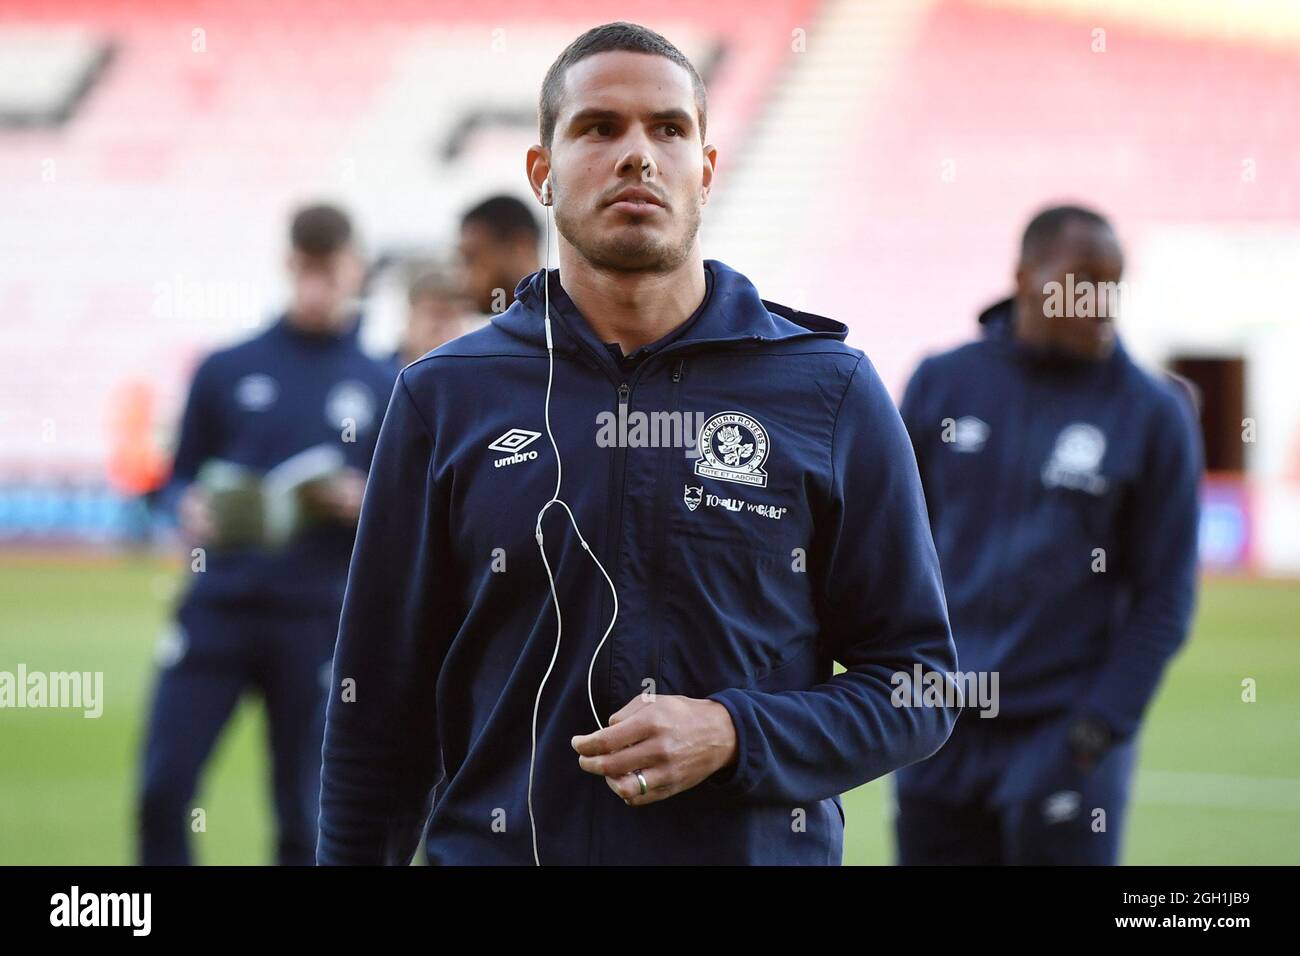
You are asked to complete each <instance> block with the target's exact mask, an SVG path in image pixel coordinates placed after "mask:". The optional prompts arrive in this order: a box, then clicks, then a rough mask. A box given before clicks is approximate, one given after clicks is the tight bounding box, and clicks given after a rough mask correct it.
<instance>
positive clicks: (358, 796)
mask: <svg viewBox="0 0 1300 956" xmlns="http://www.w3.org/2000/svg"><path fill="white" fill-rule="evenodd" d="M705 268H706V269H708V270H709V279H710V291H709V294H708V297H707V300H706V302H705V304H704V306H703V308H702V309H701V310H699V311H698V312H697V314H696V315H695V316H693V317H692V318H691V319H690V320H688V322H687V323H684V325H683V326H681V327H679V328H678V329H677V330H674V332H673V333H670V334H669V336H665V340H664V341H661V343H657V344H656V346H655V347H652V348H648V349H646V350H638V351H640V352H641V353H642V354H641V355H640V356H637V353H633V356H629V357H628V358H629V359H633V358H634V357H635V359H636V360H635V361H628V362H623V363H620V362H619V361H617V360H616V358H615V356H614V355H612V354H611V351H610V350H609V349H608V348H606V343H603V342H601V341H600V340H599V339H598V338H597V336H596V335H595V333H594V332H593V331H592V329H591V327H590V326H589V325H588V324H587V322H586V321H585V320H584V319H583V317H582V316H581V315H580V314H579V313H578V312H577V311H576V309H575V308H574V306H573V303H572V302H571V300H569V299H568V297H567V295H565V293H564V290H563V289H562V287H561V285H560V282H559V275H558V272H554V271H552V272H550V273H546V272H544V271H538V272H537V273H534V274H533V275H531V276H529V277H526V278H525V279H524V280H522V281H521V282H520V284H519V287H518V288H517V289H516V293H517V297H518V298H517V301H516V302H515V303H513V304H512V305H511V307H510V308H509V309H508V310H507V311H506V312H504V313H503V314H501V315H499V316H497V317H495V318H494V319H493V320H492V322H491V323H490V324H489V325H488V326H486V327H485V328H483V329H480V330H477V331H475V332H472V333H470V334H468V335H466V336H463V337H462V338H460V339H457V340H455V341H453V342H450V343H447V344H445V345H443V346H441V347H439V348H438V349H435V350H434V351H433V352H431V353H430V354H428V355H426V356H425V357H424V358H422V359H420V360H419V361H417V362H415V363H413V364H412V365H410V366H408V367H407V368H406V369H405V370H404V371H403V372H402V374H401V376H400V378H399V380H398V384H397V386H396V387H395V389H394V391H393V395H392V398H391V401H390V404H389V407H388V412H387V415H386V417H385V419H384V423H383V427H382V430H381V433H380V436H379V445H378V449H377V451H376V455H375V462H374V466H373V468H372V470H371V474H370V481H369V484H368V487H367V491H366V499H365V504H364V506H363V508H362V515H361V524H360V528H359V531H358V535H357V544H356V548H355V550H354V552H353V556H352V565H351V570H350V573H349V579H348V587H347V594H346V597H345V600H344V606H343V614H342V620H341V624H340V631H339V642H338V646H337V649H336V654H335V662H334V680H335V688H336V692H335V693H334V694H333V695H332V696H331V699H330V703H329V710H328V718H327V724H326V731H325V744H324V752H323V753H324V765H323V768H322V793H321V818H320V824H321V835H320V842H319V846H318V851H317V858H318V861H319V862H321V863H376V862H388V863H405V862H407V861H409V860H410V858H411V857H412V855H413V853H414V851H415V848H416V846H417V844H418V842H419V839H420V835H421V830H422V828H423V826H424V824H425V821H426V818H428V821H429V831H428V837H429V838H428V844H427V846H428V848H429V851H430V854H431V857H432V860H431V861H432V862H434V863H519V864H531V863H532V862H533V854H532V842H531V835H530V828H529V818H528V811H527V802H526V798H527V783H528V769H529V750H530V728H531V721H532V711H533V702H534V697H535V694H536V692H537V687H538V683H539V682H540V681H541V679H542V676H543V674H544V673H545V672H546V668H547V665H548V663H549V661H550V658H551V654H552V652H553V648H554V642H555V635H556V611H555V608H554V606H553V604H552V599H551V594H550V590H549V588H548V585H547V580H546V575H545V570H544V567H543V565H542V561H541V557H540V555H539V554H538V550H537V543H536V539H535V538H534V525H535V521H536V516H537V513H538V510H539V509H540V508H541V507H542V505H543V504H544V503H545V502H546V501H547V500H548V499H549V498H550V496H551V494H552V492H553V491H554V487H555V480H556V461H555V456H554V453H553V452H552V449H551V444H550V441H549V440H548V438H547V436H546V427H545V423H544V419H543V399H544V395H545V390H546V382H547V354H546V345H545V333H544V329H543V317H542V312H543V291H544V287H543V285H542V283H543V282H544V281H549V282H550V295H551V311H552V314H553V322H552V325H553V329H554V341H555V381H554V387H553V392H552V396H551V416H550V417H551V425H552V430H553V432H554V434H555V440H556V442H557V443H558V446H559V452H560V455H561V458H562V462H563V485H562V487H561V489H560V497H561V498H563V499H564V500H566V501H567V502H568V503H569V504H570V505H571V506H572V508H573V512H574V514H575V516H576V518H577V521H578V523H579V526H580V527H581V529H582V532H583V535H584V537H585V538H586V540H587V541H588V542H589V543H590V545H591V547H592V549H593V550H594V552H595V553H596V554H597V555H598V556H599V558H600V560H601V562H602V563H603V564H604V566H605V569H606V570H607V571H608V572H609V574H610V576H611V577H612V579H613V581H614V584H615V585H616V587H617V592H618V596H619V614H618V621H617V625H616V626H615V628H614V630H613V632H612V634H611V635H610V637H609V639H608V640H607V641H606V643H605V645H604V647H603V648H602V649H601V652H600V654H599V656H598V657H597V659H596V664H595V670H594V678H593V681H592V691H593V694H594V698H595V705H596V707H597V708H598V711H599V712H600V713H601V715H602V719H603V720H606V721H607V720H608V716H609V715H610V714H612V713H614V712H615V711H617V710H619V709H620V708H622V707H623V706H624V705H625V704H627V703H628V702H629V701H630V700H632V699H633V698H634V697H635V696H636V695H638V694H641V693H642V692H643V691H645V690H647V689H650V690H653V691H654V692H656V693H659V694H681V695H686V696H690V697H695V698H705V697H707V698H711V699H713V700H716V701H718V702H720V703H722V704H723V705H724V706H725V707H726V708H727V710H728V712H729V713H730V715H731V718H732V721H733V722H734V724H735V727H736V733H737V738H738V740H737V743H738V761H737V763H736V765H735V766H733V767H728V768H724V769H723V770H721V771H719V772H718V773H716V774H714V775H713V776H712V777H710V778H709V779H707V780H705V781H704V782H702V783H701V784H699V785H698V786H696V787H694V788H691V789H689V790H686V791H684V792H682V793H680V794H677V795H676V796H673V797H670V798H668V799H666V800H663V801H660V802H657V803H654V804H650V805H647V806H643V807H629V806H627V805H625V804H624V803H623V801H622V800H621V799H620V798H619V797H618V796H616V795H615V794H614V793H613V792H611V790H610V789H609V787H608V786H607V785H606V783H605V781H604V780H603V779H602V778H601V777H598V776H594V775H592V774H589V773H586V772H585V771H583V770H582V769H581V768H579V766H578V755H577V753H576V752H575V751H574V750H573V748H572V746H571V744H570V739H571V738H572V737H573V736H574V735H575V734H584V733H589V732H592V731H594V730H596V729H597V726H596V724H595V721H594V718H593V716H592V713H591V709H590V705H589V703H588V696H587V674H588V665H589V662H590V660H591V658H592V655H593V652H594V651H595V649H596V646H597V643H598V642H599V640H600V637H601V635H602V634H603V633H604V631H605V628H606V626H607V624H608V621H609V616H610V613H611V598H610V594H609V588H608V586H607V585H606V583H605V581H604V579H603V578H602V577H601V575H600V572H599V571H598V570H597V569H596V567H595V565H594V564H593V562H592V561H591V560H590V558H589V557H588V556H587V555H586V554H584V553H583V551H582V550H581V547H580V545H579V544H578V543H577V540H576V537H575V536H574V534H573V532H572V529H571V528H570V526H569V523H568V520H567V518H566V516H565V515H564V513H563V511H562V510H561V509H559V508H558V507H553V508H552V509H551V510H550V511H548V512H547V515H546V518H545V521H544V526H543V527H544V531H545V543H546V549H547V555H548V558H549V560H550V562H551V566H552V568H553V570H554V573H555V580H556V589H557V592H558V595H559V603H560V609H561V612H562V614H563V639H562V641H561V644H560V649H559V656H558V659H557V661H556V664H555V670H554V672H553V673H552V674H551V677H550V680H549V681H548V682H547V684H546V690H545V693H544V694H543V696H542V700H541V706H540V711H539V715H538V734H537V766H536V774H535V779H534V785H533V806H534V810H535V813H536V819H537V839H538V848H539V855H540V859H541V862H542V863H543V864H586V863H702V862H708V863H839V862H840V861H841V857H842V849H843V811H842V807H841V805H840V799H839V794H841V793H843V792H844V791H847V790H849V789H851V788H853V787H856V786H858V785H859V784H862V783H865V782H866V781H868V780H871V779H873V778H875V777H879V776H880V775H882V774H885V773H888V772H890V771H892V770H893V769H895V768H897V767H900V766H902V765H905V764H908V763H911V762H913V761H916V760H920V759H923V758H924V757H926V756H928V755H929V754H931V753H933V752H934V751H935V750H936V749H938V748H939V747H940V746H941V745H942V743H943V742H944V740H946V739H947V736H948V734H949V732H950V730H951V728H952V723H953V721H954V719H955V713H954V712H953V709H952V708H946V707H933V706H932V707H925V708H920V707H917V708H908V707H895V706H894V705H893V704H892V703H891V699H890V698H891V691H892V690H893V684H892V683H891V676H892V675H894V674H896V673H897V672H899V671H907V672H910V671H911V669H912V667H913V665H916V664H919V665H921V666H922V667H923V668H925V669H927V670H931V669H933V670H944V671H946V670H952V669H953V668H954V667H955V665H956V659H955V651H954V647H953V643H952V639H951V634H950V632H949V628H948V620H947V614H946V611H945V607H944V598H943V591H942V586H941V582H940V578H939V565H938V561H937V558H936V555H935V551H934V545H933V542H932V540H931V537H930V530H929V526H928V523H927V518H926V513H925V503H924V499H923V496H922V492H921V485H920V481H919V479H918V476H917V471H916V465H915V460H914V458H913V453H912V449H911V445H910V443H909V441H908V437H907V433H906V431H905V430H904V428H903V425H902V422H901V420H900V419H899V416H898V412H897V411H896V409H895V407H894V404H893V402H892V401H891V400H890V397H889V395H888V393H887V392H886V390H885V388H884V386H883V385H882V384H881V382H880V379H879V378H878V376H877V374H876V372H875V369H874V368H873V367H872V365H871V363H870V362H869V361H868V360H867V359H866V358H865V357H864V356H863V354H862V352H860V351H858V350H857V349H853V348H849V347H848V346H846V345H845V344H844V342H843V340H844V338H845V336H846V333H847V329H846V328H845V326H844V325H842V324H840V323H838V322H833V321H831V320H829V319H824V318H822V317H819V316H813V315H808V314H802V313H798V312H794V311H792V310H790V309H787V308H785V307H783V306H779V305H775V304H773V303H768V302H765V301H764V300H762V299H760V298H759V295H758V292H757V291H756V290H755V288H754V286H753V285H752V284H751V283H750V282H749V281H748V280H747V279H746V278H745V277H744V276H742V275H740V274H739V273H737V272H735V271H733V270H731V269H730V268H728V267H727V266H725V265H723V264H722V263H720V262H717V261H716V260H708V261H706V263H705ZM548 276H549V280H548ZM620 406H622V409H620ZM620 411H621V413H622V414H623V415H625V416H627V420H628V422H629V430H628V434H629V440H628V441H627V442H624V443H623V444H622V445H621V446H620V445H617V444H616V445H615V447H608V444H609V443H602V442H601V441H599V440H598V433H599V430H600V428H601V422H600V420H599V419H598V416H599V415H600V413H602V412H604V413H607V414H606V421H608V416H610V415H618V414H619V413H620ZM638 411H641V412H651V413H655V412H657V413H672V412H680V413H692V414H694V413H699V415H700V419H701V420H702V422H703V425H704V427H703V429H702V430H700V432H699V436H698V442H697V447H698V448H700V449H702V450H703V452H704V453H703V454H702V455H700V456H698V457H691V455H690V454H689V452H688V450H686V449H684V448H682V447H646V446H644V445H638V444H636V443H637V441H638V439H637V438H635V437H632V436H633V435H634V434H635V433H634V432H633V430H632V429H633V428H634V427H635V424H634V419H633V415H632V413H634V412H638ZM833 660H834V661H839V662H840V663H842V664H843V665H844V667H845V668H846V669H847V670H846V672H844V673H841V674H838V675H835V676H832V673H833V670H832V661H833ZM345 682H347V683H345ZM344 687H346V688H350V690H349V692H348V693H340V692H339V691H340V689H342V688H344ZM440 779H441V783H440V784H439V780H440ZM435 784H438V786H437V790H436V792H437V799H436V803H435V802H434V801H433V799H432V793H433V790H434V787H435ZM431 807H432V816H431V817H430V816H429V814H430V809H431Z"/></svg>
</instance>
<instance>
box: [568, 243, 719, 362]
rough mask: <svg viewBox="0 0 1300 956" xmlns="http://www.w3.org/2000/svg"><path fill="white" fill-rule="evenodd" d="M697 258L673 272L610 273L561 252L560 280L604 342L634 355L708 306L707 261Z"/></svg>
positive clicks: (570, 252) (574, 252)
mask: <svg viewBox="0 0 1300 956" xmlns="http://www.w3.org/2000/svg"><path fill="white" fill-rule="evenodd" d="M565 245H566V246H567V243H566V244H565ZM692 253H693V254H692V255H690V256H688V257H687V258H686V260H685V261H684V262H683V263H682V264H681V265H680V266H678V267H677V268H676V269H674V270H672V271H671V272H662V273H646V272H610V271H606V270H603V269H596V268H594V267H593V266H592V265H591V264H590V263H588V262H587V261H586V260H585V259H583V258H582V256H580V255H579V254H578V252H577V250H574V249H572V248H563V247H562V248H561V249H560V278H561V281H562V282H563V283H564V291H565V292H567V293H568V295H569V298H570V299H572V300H573V304H574V305H575V306H576V307H577V309H578V311H579V312H581V313H582V317H583V318H585V319H586V320H587V324H588V325H590V326H591V329H592V331H593V332H595V333H596V335H597V336H599V338H600V340H601V341H602V342H617V343H618V344H619V346H620V347H621V348H622V350H623V354H624V355H629V354H631V353H632V352H634V351H636V350H637V349H639V348H640V347H641V346H643V345H648V344H650V343H651V342H655V341H658V340H659V339H661V338H663V337H664V336H665V335H667V334H668V333H669V332H671V331H672V330H673V329H675V328H677V326H679V325H681V324H682V323H683V322H685V321H686V320H687V319H688V318H690V317H691V315H692V314H694V312H695V310H696V309H698V308H699V307H700V303H701V302H703V301H704V293H705V291H706V289H707V285H706V282H705V278H704V260H703V258H702V257H701V256H700V252H699V247H698V246H696V247H695V249H693V250H692Z"/></svg>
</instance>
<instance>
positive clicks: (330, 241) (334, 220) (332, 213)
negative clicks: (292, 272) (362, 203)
mask: <svg viewBox="0 0 1300 956" xmlns="http://www.w3.org/2000/svg"><path fill="white" fill-rule="evenodd" d="M351 241H352V221H351V220H350V219H348V217H347V214H346V213H345V212H344V211H343V210H342V209H339V208H338V207H337V206H330V205H327V204H325V203H317V204H315V205H312V206H304V207H303V208H301V209H299V210H298V211H297V212H296V213H294V215H293V222H292V224H291V225H290V226H289V242H290V243H291V244H292V246H293V248H294V249H296V250H297V251H298V252H301V253H303V254H304V255H308V256H327V255H330V254H331V253H335V252H338V251H339V250H340V249H342V248H343V247H345V246H346V245H347V244H348V243H350V242H351Z"/></svg>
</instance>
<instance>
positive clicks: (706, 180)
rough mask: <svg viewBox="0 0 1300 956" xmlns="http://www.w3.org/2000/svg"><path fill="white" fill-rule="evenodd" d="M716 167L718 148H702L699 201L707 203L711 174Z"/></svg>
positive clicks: (711, 180) (711, 179) (711, 185)
mask: <svg viewBox="0 0 1300 956" xmlns="http://www.w3.org/2000/svg"><path fill="white" fill-rule="evenodd" d="M717 167H718V148H717V147H716V146H705V147H704V176H703V179H702V181H701V183H700V200H701V202H704V203H707V202H708V201H709V192H710V191H711V190H712V188H713V174H714V172H715V171H716V170H717Z"/></svg>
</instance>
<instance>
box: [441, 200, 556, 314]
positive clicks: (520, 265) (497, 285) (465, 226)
mask: <svg viewBox="0 0 1300 956" xmlns="http://www.w3.org/2000/svg"><path fill="white" fill-rule="evenodd" d="M541 238H542V231H541V229H540V227H538V225H537V220H536V219H535V218H533V214H532V213H531V212H530V211H529V209H528V207H527V206H525V205H524V204H523V203H522V202H521V201H520V200H519V199H516V198H515V197H514V196H493V197H491V198H490V199H485V200H483V201H482V202H481V203H479V204H478V205H477V206H475V207H474V208H472V209H471V210H469V212H467V213H465V215H464V216H462V217H461V223H460V255H461V259H462V261H463V262H464V266H465V284H466V287H467V288H468V290H469V294H470V297H471V298H472V299H473V301H474V305H475V307H476V308H477V309H478V310H479V311H480V312H482V313H483V314H485V315H488V314H497V313H501V312H504V311H505V310H506V309H508V308H509V307H510V304H511V303H512V302H514V301H515V286H517V285H518V284H519V280H520V279H522V278H523V277H524V276H527V275H532V274H533V273H534V272H536V271H537V269H538V268H539V266H540V261H539V259H538V248H537V246H538V243H539V242H540V241H541Z"/></svg>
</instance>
